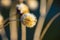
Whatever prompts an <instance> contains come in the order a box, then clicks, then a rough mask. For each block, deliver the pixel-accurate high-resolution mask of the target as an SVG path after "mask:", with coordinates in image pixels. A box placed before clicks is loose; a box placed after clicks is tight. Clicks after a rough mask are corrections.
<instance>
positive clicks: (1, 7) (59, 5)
mask: <svg viewBox="0 0 60 40" xmlns="http://www.w3.org/2000/svg"><path fill="white" fill-rule="evenodd" d="M5 1H6V0H4V2H5ZM14 1H15V0H11V2H12V3H13V2H14ZM30 1H31V0H30ZM4 2H3V3H2V4H1V0H0V11H1V14H2V16H3V17H4V20H6V19H7V18H9V13H10V8H11V5H12V4H11V5H10V3H11V2H10V1H9V0H8V1H7V2H8V4H9V5H10V6H9V5H8V4H7V3H6V4H7V5H6V4H5V3H4ZM24 3H25V4H26V5H28V7H29V10H30V12H31V13H34V14H35V16H36V17H37V19H39V17H40V0H36V2H34V1H32V2H29V0H24ZM33 3H34V4H35V3H36V5H34V4H33ZM59 12H60V0H54V1H53V4H52V6H51V8H50V10H49V12H48V14H47V16H46V19H45V22H44V25H43V29H44V28H45V26H46V25H47V24H48V22H49V21H50V20H51V18H52V17H53V16H55V15H56V14H57V13H59ZM7 22H8V21H7ZM50 26H51V27H50V28H49V29H48V31H47V33H46V34H45V36H44V38H43V40H60V16H59V17H58V18H56V19H55V20H54V22H53V23H52V24H51V25H50ZM35 29H36V26H35V27H34V28H31V29H30V28H27V29H26V31H27V32H26V33H27V35H26V36H27V40H33V36H34V32H35ZM43 29H42V30H43ZM5 31H6V35H7V37H8V39H9V40H10V29H9V25H7V26H6V27H5ZM21 32H22V31H21V25H19V26H18V40H21V36H22V35H21ZM0 40H2V39H1V36H0Z"/></svg>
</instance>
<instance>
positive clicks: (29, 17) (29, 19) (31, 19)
mask: <svg viewBox="0 0 60 40" xmlns="http://www.w3.org/2000/svg"><path fill="white" fill-rule="evenodd" d="M21 21H22V23H23V24H24V25H26V26H27V27H29V28H32V27H34V26H35V24H36V22H37V19H36V17H35V16H34V15H33V14H30V13H28V14H23V15H22V17H21Z"/></svg>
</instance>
